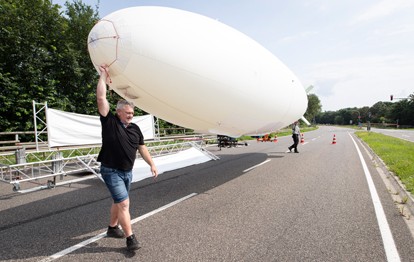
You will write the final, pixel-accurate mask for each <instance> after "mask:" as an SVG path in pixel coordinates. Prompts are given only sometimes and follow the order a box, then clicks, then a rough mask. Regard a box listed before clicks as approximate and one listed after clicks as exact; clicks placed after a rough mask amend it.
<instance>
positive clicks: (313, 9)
mask: <svg viewBox="0 0 414 262" xmlns="http://www.w3.org/2000/svg"><path fill="white" fill-rule="evenodd" d="M64 2H65V0H53V3H55V4H60V5H63V3H64ZM83 2H84V3H86V4H88V5H92V6H95V5H96V4H97V3H98V0H83ZM139 5H157V6H168V7H174V8H179V9H183V10H187V11H191V12H195V13H199V14H203V15H205V16H208V17H211V18H214V19H217V20H219V21H221V22H222V23H225V24H227V25H229V26H232V27H233V28H235V29H237V30H239V31H241V32H243V33H244V34H246V35H248V36H250V37H251V38H253V39H254V40H256V41H257V42H259V43H260V44H261V45H263V46H264V47H265V48H267V49H268V50H270V51H271V52H272V53H273V54H274V55H275V56H277V57H278V58H279V59H280V60H282V61H283V62H284V63H285V64H286V65H287V66H288V67H289V68H290V69H291V70H292V71H293V72H294V73H295V74H296V75H297V77H298V78H299V79H300V81H301V82H302V84H303V86H304V87H305V88H307V87H308V86H310V85H312V86H314V89H313V90H312V91H311V93H314V94H316V95H317V96H318V97H319V99H320V100H321V104H322V110H323V111H330V110H338V109H341V108H347V107H363V106H372V105H374V104H375V103H376V102H378V101H389V100H390V95H391V94H393V95H394V97H397V98H404V97H408V95H410V94H412V93H414V0H288V1H287V0H250V1H247V0H208V1H207V0H204V1H203V0H164V1H161V0H153V1H145V0H116V1H114V0H100V4H99V14H100V17H101V18H102V17H104V16H105V15H107V14H109V13H112V12H114V11H116V10H119V9H122V8H127V7H132V6H139Z"/></svg>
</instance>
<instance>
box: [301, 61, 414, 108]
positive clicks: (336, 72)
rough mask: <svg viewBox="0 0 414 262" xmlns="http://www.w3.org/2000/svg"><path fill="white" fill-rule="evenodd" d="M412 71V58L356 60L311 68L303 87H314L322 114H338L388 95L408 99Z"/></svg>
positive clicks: (373, 102)
mask: <svg viewBox="0 0 414 262" xmlns="http://www.w3.org/2000/svg"><path fill="white" fill-rule="evenodd" d="M413 71H414V57H407V56H398V55H388V56H367V57H356V58H350V59H344V60H340V61H333V62H324V63H319V64H314V65H312V66H310V67H309V68H308V74H307V75H305V76H304V81H303V83H304V84H305V86H308V85H311V84H312V85H314V86H315V89H314V93H315V94H316V95H317V96H318V97H319V98H320V100H321V103H322V105H323V110H338V109H341V108H347V107H363V106H372V105H374V104H375V103H376V102H379V101H384V100H387V99H388V97H389V95H390V94H397V93H398V94H400V93H403V95H404V96H408V95H409V94H410V93H412V92H413V90H409V89H410V88H408V86H409V85H411V83H413V82H414V76H413V74H412V72H413ZM410 72H411V73H410Z"/></svg>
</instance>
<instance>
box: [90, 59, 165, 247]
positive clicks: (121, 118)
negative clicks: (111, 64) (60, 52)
mask: <svg viewBox="0 0 414 262" xmlns="http://www.w3.org/2000/svg"><path fill="white" fill-rule="evenodd" d="M99 69H100V71H101V76H100V78H99V81H98V84H97V87H96V99H97V103H98V111H99V115H100V120H101V125H102V148H101V151H100V152H99V155H98V161H99V162H101V170H100V171H101V175H102V178H103V180H104V181H105V184H106V186H107V188H108V190H109V191H110V193H111V196H112V199H113V201H114V202H113V204H112V207H111V217H110V223H109V226H108V231H107V236H108V237H115V238H124V237H126V239H127V241H126V243H127V249H128V250H137V249H138V248H140V246H139V243H138V241H137V239H136V237H135V235H134V234H133V233H132V228H131V216H130V213H129V188H130V185H131V181H132V168H133V165H134V162H135V158H136V152H137V150H138V151H139V153H140V154H141V156H142V158H143V159H144V160H145V162H147V163H148V165H149V166H150V169H151V173H152V175H153V176H154V177H155V178H156V177H157V176H158V171H157V168H156V166H155V164H154V162H153V161H152V158H151V155H150V154H149V152H148V149H147V147H146V146H145V144H144V136H143V135H142V132H141V130H140V128H139V127H138V126H137V125H136V124H134V123H131V121H132V117H133V116H134V105H133V104H132V103H130V102H128V101H126V100H121V101H119V102H118V104H117V106H116V114H115V115H114V114H112V113H111V112H110V111H109V103H108V100H107V99H106V80H107V78H108V77H109V75H108V67H107V66H106V65H102V66H101V67H100V68H99ZM118 225H121V227H122V230H121V229H120V228H119V226H118Z"/></svg>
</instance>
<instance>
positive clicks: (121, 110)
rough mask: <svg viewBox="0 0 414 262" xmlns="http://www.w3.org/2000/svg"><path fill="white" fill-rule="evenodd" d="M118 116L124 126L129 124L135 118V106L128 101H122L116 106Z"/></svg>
mask: <svg viewBox="0 0 414 262" xmlns="http://www.w3.org/2000/svg"><path fill="white" fill-rule="evenodd" d="M116 114H117V115H118V117H119V119H120V120H121V122H122V123H124V124H129V123H131V121H132V117H133V116H134V104H133V103H131V102H128V101H126V100H120V101H118V103H117V104H116Z"/></svg>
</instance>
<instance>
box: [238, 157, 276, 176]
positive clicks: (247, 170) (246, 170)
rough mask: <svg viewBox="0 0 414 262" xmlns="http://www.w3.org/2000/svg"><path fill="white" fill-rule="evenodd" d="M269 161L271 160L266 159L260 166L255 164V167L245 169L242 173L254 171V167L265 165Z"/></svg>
mask: <svg viewBox="0 0 414 262" xmlns="http://www.w3.org/2000/svg"><path fill="white" fill-rule="evenodd" d="M270 160H271V159H267V160H265V161H263V162H262V163H260V164H257V165H255V166H252V167H250V168H248V169H245V170H243V173H246V172H249V171H250V170H252V169H255V168H256V167H258V166H261V165H264V164H266V163H267V162H270Z"/></svg>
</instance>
